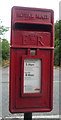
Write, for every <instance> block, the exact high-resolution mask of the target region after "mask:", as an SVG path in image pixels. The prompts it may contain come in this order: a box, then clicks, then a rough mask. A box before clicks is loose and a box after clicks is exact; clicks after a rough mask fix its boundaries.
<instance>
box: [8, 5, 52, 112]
mask: <svg viewBox="0 0 61 120" xmlns="http://www.w3.org/2000/svg"><path fill="white" fill-rule="evenodd" d="M53 49H54V12H53V10H50V9H40V8H26V7H13V8H12V16H11V42H10V96H9V98H10V99H9V101H10V103H9V109H10V112H12V113H16V112H17V113H20V112H49V111H51V110H52V108H53V56H54V52H53ZM31 50H35V55H31ZM30 58H31V59H40V60H41V63H42V65H41V73H40V74H41V80H40V82H41V89H40V93H24V92H23V89H24V88H23V87H24V60H25V59H30Z"/></svg>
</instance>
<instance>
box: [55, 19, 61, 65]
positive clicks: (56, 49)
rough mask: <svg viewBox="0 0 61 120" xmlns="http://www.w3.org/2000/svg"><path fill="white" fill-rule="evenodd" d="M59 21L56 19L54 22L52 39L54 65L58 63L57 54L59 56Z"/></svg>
mask: <svg viewBox="0 0 61 120" xmlns="http://www.w3.org/2000/svg"><path fill="white" fill-rule="evenodd" d="M59 22H60V21H56V23H55V40H54V47H55V49H54V64H55V65H56V66H59V65H60V60H59V56H60V53H59V45H60V43H59V34H60V32H59V31H60V25H61V23H60V25H59Z"/></svg>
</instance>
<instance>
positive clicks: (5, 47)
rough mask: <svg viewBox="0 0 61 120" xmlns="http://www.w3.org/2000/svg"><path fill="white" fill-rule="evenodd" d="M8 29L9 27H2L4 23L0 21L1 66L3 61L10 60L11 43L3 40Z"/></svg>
mask: <svg viewBox="0 0 61 120" xmlns="http://www.w3.org/2000/svg"><path fill="white" fill-rule="evenodd" d="M8 29H9V28H8V27H5V26H3V25H2V21H1V20H0V64H1V62H2V60H8V59H9V48H10V47H9V43H8V41H7V40H6V39H5V38H4V39H2V38H3V36H4V34H5V33H6V32H7V31H8Z"/></svg>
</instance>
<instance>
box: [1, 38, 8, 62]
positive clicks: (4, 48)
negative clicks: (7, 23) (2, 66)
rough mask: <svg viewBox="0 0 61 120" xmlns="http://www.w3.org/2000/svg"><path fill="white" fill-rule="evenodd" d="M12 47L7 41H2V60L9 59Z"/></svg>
mask: <svg viewBox="0 0 61 120" xmlns="http://www.w3.org/2000/svg"><path fill="white" fill-rule="evenodd" d="M9 50H10V46H9V43H8V41H7V40H6V39H3V40H2V60H7V59H9Z"/></svg>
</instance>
